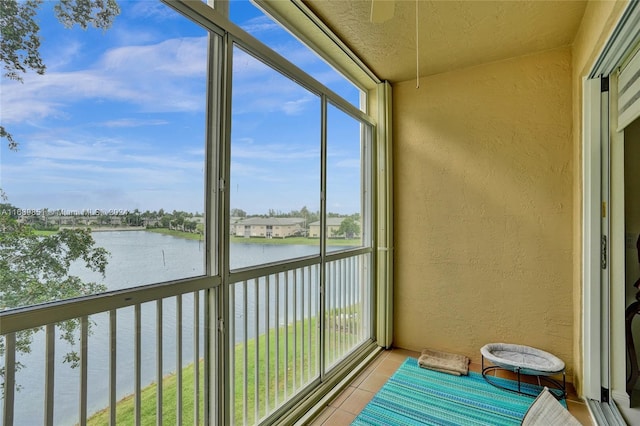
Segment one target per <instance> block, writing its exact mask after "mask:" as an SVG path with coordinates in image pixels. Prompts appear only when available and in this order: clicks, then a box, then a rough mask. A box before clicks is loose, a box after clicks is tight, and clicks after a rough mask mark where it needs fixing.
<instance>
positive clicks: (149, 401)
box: [87, 360, 204, 426]
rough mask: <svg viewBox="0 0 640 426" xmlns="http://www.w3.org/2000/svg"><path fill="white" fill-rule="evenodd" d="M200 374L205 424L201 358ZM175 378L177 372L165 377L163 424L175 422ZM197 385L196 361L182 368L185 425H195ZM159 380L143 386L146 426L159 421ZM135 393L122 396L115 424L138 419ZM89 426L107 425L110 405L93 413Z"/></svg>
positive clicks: (117, 406)
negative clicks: (195, 392)
mask: <svg viewBox="0 0 640 426" xmlns="http://www.w3.org/2000/svg"><path fill="white" fill-rule="evenodd" d="M199 373H200V374H199V376H200V379H199V380H200V382H199V384H200V402H199V404H198V406H199V411H200V414H199V417H200V424H204V422H203V420H202V417H203V415H204V410H203V408H204V402H203V401H204V400H203V396H204V361H203V360H200V367H199ZM176 381H177V376H176V374H175V373H173V374H170V375H167V376H165V377H164V379H163V380H162V422H163V423H164V424H176V390H177V386H176ZM193 384H194V364H193V363H192V364H189V365H188V366H186V367H185V368H184V369H183V370H182V424H193V415H194V408H193V400H194V392H193ZM156 390H157V386H156V383H152V384H150V385H149V386H147V387H145V388H144V389H142V393H141V396H140V399H141V404H140V408H141V414H140V418H141V424H143V425H149V426H152V425H155V424H156V401H157V399H158V397H157V392H156ZM134 402H135V401H134V398H133V395H129V396H126V397H124V398H123V399H121V400H120V401H118V402H117V403H116V424H118V425H132V424H134V423H135V422H134V421H133V419H134V410H135V404H134ZM87 424H88V425H95V426H98V425H108V424H109V408H105V409H103V410H101V411H98V412H97V413H95V414H93V415H92V416H91V417H89V419H87Z"/></svg>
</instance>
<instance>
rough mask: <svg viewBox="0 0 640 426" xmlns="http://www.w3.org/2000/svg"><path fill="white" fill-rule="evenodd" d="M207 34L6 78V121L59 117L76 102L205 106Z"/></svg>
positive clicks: (149, 108) (157, 108) (145, 107)
mask: <svg viewBox="0 0 640 426" xmlns="http://www.w3.org/2000/svg"><path fill="white" fill-rule="evenodd" d="M206 48H207V39H206V37H200V38H180V39H171V40H167V41H164V42H161V43H158V44H154V45H149V46H127V47H119V48H115V49H111V50H109V51H107V52H106V53H105V54H104V55H103V56H102V58H101V59H100V60H99V61H98V62H97V63H96V65H95V66H93V67H91V68H89V69H85V70H79V71H72V72H50V73H47V74H45V75H43V76H40V75H35V74H28V75H26V76H25V78H24V83H22V84H21V83H19V82H15V81H6V80H3V82H2V101H1V102H2V105H1V107H2V121H3V122H4V123H18V122H22V121H25V120H27V119H34V118H45V117H60V116H61V115H62V114H63V112H65V111H67V110H68V109H69V108H71V107H72V106H73V105H74V104H75V103H77V102H83V101H90V102H94V103H96V104H97V103H100V102H105V101H116V102H126V103H128V104H132V105H137V106H138V108H139V109H140V110H141V111H146V112H171V111H173V112H176V111H199V110H204V103H205V99H204V98H205V97H204V96H203V90H204V87H205V78H206Z"/></svg>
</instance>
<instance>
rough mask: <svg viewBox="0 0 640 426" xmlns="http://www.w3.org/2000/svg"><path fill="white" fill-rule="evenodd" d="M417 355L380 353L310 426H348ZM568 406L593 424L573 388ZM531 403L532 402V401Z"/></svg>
mask: <svg viewBox="0 0 640 426" xmlns="http://www.w3.org/2000/svg"><path fill="white" fill-rule="evenodd" d="M419 355H420V354H419V353H417V352H412V351H407V350H404V349H392V350H390V351H384V352H382V353H381V354H380V355H379V356H378V357H376V359H375V360H374V361H373V362H372V363H371V364H370V365H369V366H368V367H367V368H366V369H365V370H364V371H363V372H362V373H361V374H360V375H358V377H356V379H355V380H354V381H353V382H352V383H351V384H350V385H349V386H348V387H347V388H346V389H345V390H344V391H343V392H342V393H341V394H340V395H338V396H337V397H336V398H335V399H334V400H333V401H331V402H330V403H329V404H328V405H327V407H326V408H325V409H324V410H323V411H322V412H321V413H320V415H319V416H318V417H316V418H315V419H314V420H313V421H312V422H311V425H312V426H320V425H322V426H342V425H349V424H351V422H352V421H353V419H355V418H356V416H357V415H358V413H360V411H361V410H362V409H363V408H364V407H365V406H366V405H367V403H368V402H369V400H371V398H372V397H373V395H374V394H375V393H376V392H377V391H378V389H380V388H381V387H382V385H383V384H385V383H386V381H387V379H388V378H389V377H391V375H392V374H393V373H394V372H395V371H396V369H397V368H398V367H399V366H400V364H402V362H403V361H404V360H405V359H406V358H407V357H414V358H418V356H419ZM469 370H471V371H475V372H480V371H482V368H481V366H480V365H479V364H473V363H472V364H470V366H469ZM568 394H569V395H568V397H567V404H568V407H569V411H570V412H571V414H573V415H574V416H575V417H576V418H577V419H578V420H579V421H580V422H581V423H582V424H583V425H592V424H593V423H592V421H591V416H590V415H589V410H588V408H587V406H586V405H585V403H584V402H583V401H582V400H580V399H578V398H577V396H576V395H575V392H574V391H573V388H570V389H568ZM532 401H533V400H532Z"/></svg>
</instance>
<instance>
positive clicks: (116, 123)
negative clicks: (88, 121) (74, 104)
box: [98, 118, 169, 128]
mask: <svg viewBox="0 0 640 426" xmlns="http://www.w3.org/2000/svg"><path fill="white" fill-rule="evenodd" d="M167 124H169V121H167V120H154V119H152V120H140V119H135V118H121V119H118V120H109V121H105V122H102V123H99V124H98V126H102V127H111V128H113V127H145V126H164V125H167Z"/></svg>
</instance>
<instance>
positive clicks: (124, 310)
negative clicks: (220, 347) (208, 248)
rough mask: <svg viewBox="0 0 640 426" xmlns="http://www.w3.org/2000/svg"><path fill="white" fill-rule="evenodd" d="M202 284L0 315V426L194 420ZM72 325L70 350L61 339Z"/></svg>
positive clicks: (200, 376) (199, 410)
mask: <svg viewBox="0 0 640 426" xmlns="http://www.w3.org/2000/svg"><path fill="white" fill-rule="evenodd" d="M207 281H209V282H210V280H205V279H198V280H194V281H192V282H190V283H188V284H187V285H182V286H181V285H180V284H173V285H170V286H149V287H145V288H143V289H137V290H129V291H120V292H116V293H114V294H107V295H103V296H95V297H92V298H87V299H82V300H80V301H69V302H59V303H54V304H50V305H44V306H38V307H34V308H26V309H20V310H17V311H13V312H8V313H6V314H5V315H3V317H2V318H1V319H0V320H1V321H2V322H3V324H2V333H3V335H2V336H1V337H0V338H1V339H2V341H1V342H2V347H3V349H4V350H3V356H2V357H1V358H2V359H0V362H1V365H2V373H3V377H2V379H3V380H2V382H3V387H2V395H0V399H1V400H2V401H1V402H2V424H3V425H7V426H8V425H13V424H17V425H20V424H80V425H85V424H107V423H108V424H111V425H115V424H140V423H141V420H142V417H143V416H144V417H145V420H148V419H150V418H151V417H153V418H154V420H156V424H162V423H163V421H166V422H167V423H169V424H175V423H176V422H177V423H178V424H183V423H185V424H188V423H191V422H193V424H202V423H203V419H204V418H205V416H206V415H207V414H206V413H205V411H204V402H203V401H205V400H206V398H207V397H208V392H207V388H208V386H205V381H206V377H208V372H207V371H206V370H207V364H206V363H204V362H202V361H203V359H204V357H205V352H204V348H205V336H206V334H207V333H206V326H205V312H206V308H205V303H204V301H205V297H204V292H205V290H204V288H205V287H206V286H207ZM194 287H195V288H196V290H195V291H194V289H193V288H194ZM198 287H201V289H198ZM154 295H155V296H154ZM136 301H137V302H136ZM110 305H111V306H110ZM105 307H106V308H107V310H106V311H105V310H104V308H105ZM74 312H82V313H83V314H82V315H80V316H74ZM72 322H75V323H76V324H77V325H79V327H73V329H77V330H78V332H77V333H74V335H73V336H72V340H73V341H75V342H76V344H75V345H73V346H72V345H70V344H69V343H68V342H67V341H66V340H62V339H61V337H62V334H63V333H68V332H69V331H68V330H69V329H70V327H69V326H70V325H71V323H72ZM21 323H25V324H26V325H27V326H28V327H29V328H20V324H21ZM27 336H31V338H32V339H33V340H32V341H31V342H30V344H28V345H26V346H25V343H24V339H25V337H27ZM169 407H171V408H169Z"/></svg>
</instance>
